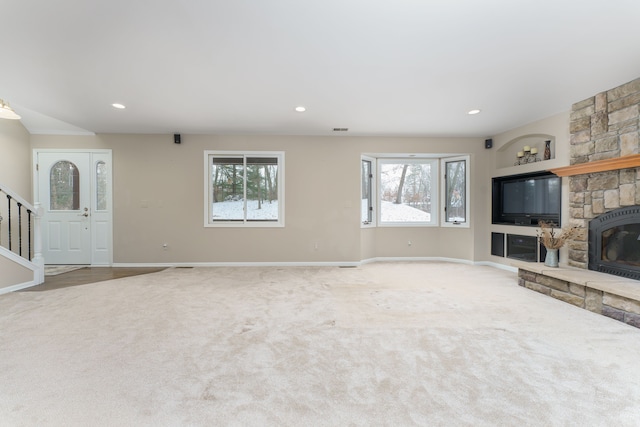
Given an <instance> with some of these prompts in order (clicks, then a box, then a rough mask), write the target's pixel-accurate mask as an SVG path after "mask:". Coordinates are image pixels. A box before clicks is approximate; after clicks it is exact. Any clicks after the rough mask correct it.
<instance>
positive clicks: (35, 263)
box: [0, 183, 44, 294]
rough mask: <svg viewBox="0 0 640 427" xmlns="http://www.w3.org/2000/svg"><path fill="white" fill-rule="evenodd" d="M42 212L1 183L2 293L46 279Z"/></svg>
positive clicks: (0, 254)
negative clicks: (41, 221)
mask: <svg viewBox="0 0 640 427" xmlns="http://www.w3.org/2000/svg"><path fill="white" fill-rule="evenodd" d="M40 212H41V208H40V206H37V204H36V206H34V205H31V204H30V203H29V202H27V201H26V200H25V199H23V198H22V197H20V196H19V195H18V194H16V193H15V192H14V191H12V190H11V189H9V188H8V187H7V186H5V185H3V184H2V183H0V294H3V293H7V292H12V291H16V290H19V289H24V288H28V287H30V286H34V285H39V284H40V283H42V282H44V259H43V258H42V253H41V252H42V251H41V248H42V240H41V234H40V216H41V215H40Z"/></svg>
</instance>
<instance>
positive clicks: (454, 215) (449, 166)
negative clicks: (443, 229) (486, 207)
mask: <svg viewBox="0 0 640 427" xmlns="http://www.w3.org/2000/svg"><path fill="white" fill-rule="evenodd" d="M467 159H468V158H467V157H458V158H451V159H443V163H444V179H445V182H444V187H445V188H444V204H445V206H444V222H445V224H444V225H449V224H451V225H462V224H466V223H467V219H468V214H469V212H468V206H469V197H468V179H467V177H468V171H467Z"/></svg>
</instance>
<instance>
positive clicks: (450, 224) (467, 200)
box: [440, 155, 471, 228]
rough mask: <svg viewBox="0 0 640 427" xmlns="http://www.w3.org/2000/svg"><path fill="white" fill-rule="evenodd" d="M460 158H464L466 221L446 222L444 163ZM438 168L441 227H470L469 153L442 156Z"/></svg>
mask: <svg viewBox="0 0 640 427" xmlns="http://www.w3.org/2000/svg"><path fill="white" fill-rule="evenodd" d="M460 160H464V161H465V162H466V164H465V186H466V188H465V192H464V194H465V206H466V221H465V222H460V223H454V222H447V216H446V214H445V212H444V209H445V207H446V206H447V203H446V200H445V197H447V188H446V185H447V182H446V179H445V174H446V173H447V169H446V167H445V164H446V163H447V162H457V161H460ZM440 170H441V171H442V176H440V197H442V204H441V205H442V219H441V221H440V226H441V227H452V228H470V227H471V224H470V222H471V203H470V201H471V200H470V193H471V192H470V191H469V187H470V183H469V177H470V176H471V172H470V170H471V162H470V156H469V155H464V156H456V157H443V158H441V159H440Z"/></svg>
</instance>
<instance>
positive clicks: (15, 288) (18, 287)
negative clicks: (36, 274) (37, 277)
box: [0, 280, 38, 295]
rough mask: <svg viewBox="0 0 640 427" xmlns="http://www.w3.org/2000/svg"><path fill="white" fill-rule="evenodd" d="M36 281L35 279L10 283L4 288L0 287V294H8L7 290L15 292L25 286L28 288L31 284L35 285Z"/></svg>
mask: <svg viewBox="0 0 640 427" xmlns="http://www.w3.org/2000/svg"><path fill="white" fill-rule="evenodd" d="M37 285H38V283H36V282H35V281H33V280H32V281H30V282H24V283H20V284H17V285H11V286H7V287H6V288H2V289H0V295H2V294H8V293H9V292H15V291H19V290H22V289H25V288H30V287H31V286H37Z"/></svg>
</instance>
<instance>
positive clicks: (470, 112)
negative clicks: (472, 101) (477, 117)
mask: <svg viewBox="0 0 640 427" xmlns="http://www.w3.org/2000/svg"><path fill="white" fill-rule="evenodd" d="M479 112H480V110H478V109H477V108H476V109H475V110H470V111H469V112H468V113H467V114H470V115H472V116H473V115H474V114H478V113H479Z"/></svg>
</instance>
